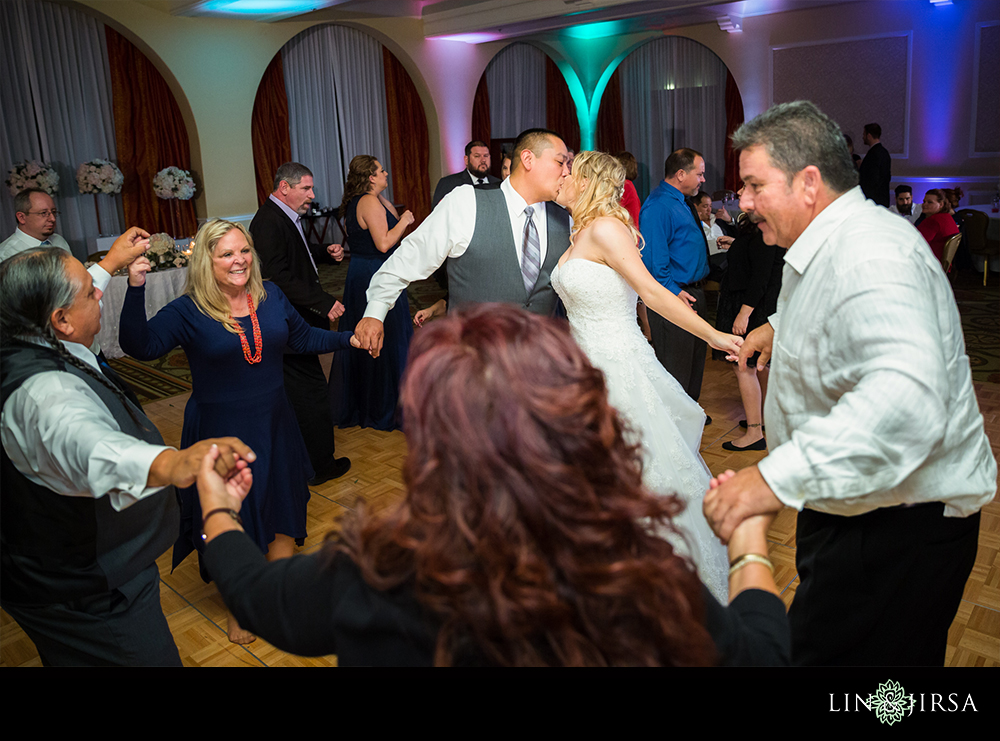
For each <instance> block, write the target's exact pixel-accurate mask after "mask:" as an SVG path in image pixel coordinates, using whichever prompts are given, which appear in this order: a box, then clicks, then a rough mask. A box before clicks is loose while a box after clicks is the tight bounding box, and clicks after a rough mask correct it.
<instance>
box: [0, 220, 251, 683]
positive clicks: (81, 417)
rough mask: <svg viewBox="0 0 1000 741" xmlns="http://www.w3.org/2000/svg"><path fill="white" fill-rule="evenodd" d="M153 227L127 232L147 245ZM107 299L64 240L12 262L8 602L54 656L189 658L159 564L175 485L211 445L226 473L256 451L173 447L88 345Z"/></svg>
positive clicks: (3, 374)
mask: <svg viewBox="0 0 1000 741" xmlns="http://www.w3.org/2000/svg"><path fill="white" fill-rule="evenodd" d="M140 231H141V230H130V231H129V232H127V233H126V234H125V235H123V237H120V238H119V242H122V241H124V242H128V243H130V244H131V245H132V246H133V247H134V248H136V249H140V250H141V249H142V248H143V247H144V245H142V244H141V242H142V241H144V240H143V239H141V237H140V236H139V232H140ZM116 244H117V243H116ZM121 249H123V246H122V245H119V249H118V250H117V252H118V253H120V252H121ZM100 298H101V290H100V288H98V287H97V286H95V283H94V278H93V277H92V275H91V273H88V272H87V270H85V269H84V267H83V265H82V264H81V263H80V262H79V261H78V260H76V259H75V258H74V257H72V256H71V255H69V254H68V253H67V252H66V251H65V250H61V249H59V248H58V247H39V248H34V249H30V250H27V251H25V252H22V253H20V254H18V255H16V256H14V257H12V258H10V259H9V260H6V261H4V263H3V265H2V266H0V360H2V363H0V404H2V413H0V441H2V450H0V474H2V490H0V491H2V493H0V580H2V587H0V603H2V606H3V608H4V610H6V611H7V613H8V614H9V615H11V617H13V618H14V619H15V620H16V621H17V622H18V623H19V624H20V625H21V627H22V628H23V629H24V631H25V632H26V633H27V634H28V637H29V638H31V640H32V641H34V643H35V646H36V647H37V648H38V653H39V655H40V656H41V659H42V663H43V664H45V665H46V666H69V665H133V666H150V665H175V666H179V665H180V663H181V662H180V657H179V655H178V652H177V647H176V646H175V645H174V642H173V637H172V636H171V634H170V630H169V628H168V627H167V622H166V619H165V618H164V616H163V612H162V610H161V608H160V599H159V572H158V570H157V568H156V563H155V561H156V558H157V557H158V556H160V555H161V554H162V553H163V552H164V551H166V550H167V548H169V547H170V545H171V544H172V543H173V541H174V539H175V538H176V536H177V529H178V507H177V500H176V495H175V494H174V491H173V487H174V486H190V485H191V484H192V483H194V480H195V476H196V474H197V472H198V468H199V465H200V463H201V461H202V459H203V458H204V457H205V455H206V454H207V453H208V451H209V450H210V449H211V447H212V445H217V446H218V448H219V450H220V452H221V453H222V455H221V456H220V457H219V462H218V463H217V464H216V468H217V470H218V471H219V473H220V474H222V475H227V476H230V475H233V474H235V473H236V472H237V471H239V470H241V469H243V468H246V466H247V465H248V462H249V461H252V460H253V458H254V455H253V452H252V451H251V450H250V449H249V448H248V447H247V446H246V445H244V444H243V443H242V442H241V441H240V440H237V439H236V438H222V439H217V440H204V441H202V442H200V443H198V444H197V445H194V446H191V447H190V448H186V449H184V450H174V449H172V448H169V447H167V446H165V445H164V444H163V439H162V437H160V434H159V432H157V430H156V428H155V427H154V426H153V424H152V423H151V422H150V421H149V419H148V418H147V417H146V416H145V415H144V414H143V412H142V409H141V408H140V407H139V406H138V404H137V403H136V402H135V401H134V395H132V393H131V391H129V390H128V389H127V386H126V385H125V384H124V382H123V381H122V380H121V379H120V378H119V377H118V376H117V375H116V374H114V372H113V371H111V369H110V368H108V367H106V366H105V367H103V368H102V364H101V363H100V362H99V361H98V358H97V356H95V355H94V353H93V352H92V351H91V350H90V349H89V348H90V346H91V344H92V343H93V341H94V337H95V335H96V334H97V333H98V331H99V330H100V328H101V313H100V303H99V302H100ZM212 514H214V513H209V516H211V515H212Z"/></svg>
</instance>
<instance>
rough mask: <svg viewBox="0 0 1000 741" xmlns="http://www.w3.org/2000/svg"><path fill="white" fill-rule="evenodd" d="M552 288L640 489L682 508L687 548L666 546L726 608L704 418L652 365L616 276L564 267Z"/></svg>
mask: <svg viewBox="0 0 1000 741" xmlns="http://www.w3.org/2000/svg"><path fill="white" fill-rule="evenodd" d="M552 286H553V287H554V288H555V289H556V292H557V293H558V294H559V297H560V298H561V299H562V301H563V304H564V305H565V307H566V312H567V314H568V315H569V323H570V327H571V329H572V332H573V337H574V338H575V339H576V341H577V343H578V344H579V345H580V347H581V348H583V351H584V352H585V353H586V354H587V357H588V358H589V359H590V362H591V363H593V364H594V366H595V367H597V368H599V369H600V370H601V371H603V372H604V376H605V379H606V380H607V386H608V400H609V401H610V402H611V405H612V406H614V407H615V408H616V409H617V410H618V412H619V413H620V414H621V415H622V417H623V418H624V420H625V421H626V422H627V423H628V425H629V427H630V428H631V433H630V434H632V435H635V436H637V437H638V439H639V440H640V441H641V443H642V456H643V472H642V474H643V476H642V478H643V483H644V484H645V485H646V487H647V488H648V489H649V490H650V491H652V492H653V493H655V494H678V495H679V496H680V498H681V499H682V500H683V501H684V503H685V504H686V507H685V509H684V512H682V513H681V514H680V515H679V516H677V517H676V518H674V525H675V527H677V528H678V529H679V530H681V531H682V532H683V533H684V538H685V541H686V543H680V542H678V540H677V538H676V537H675V536H668V539H669V540H670V541H671V543H672V544H673V545H674V547H675V548H677V549H678V550H679V551H681V552H683V553H687V554H689V555H690V556H691V559H692V560H693V561H694V562H695V564H696V565H697V567H698V575H699V576H700V577H701V580H702V581H703V582H704V583H705V585H706V586H707V587H708V588H709V589H710V590H711V592H712V594H713V595H715V597H716V599H718V600H719V601H720V602H721V603H722V604H724V605H725V604H727V603H728V591H729V588H728V585H729V562H728V558H727V554H726V548H725V546H723V545H722V543H720V542H719V540H718V538H716V537H715V534H714V533H713V532H712V530H711V528H710V527H709V526H708V522H707V521H706V520H705V516H704V514H702V508H701V507H702V499H703V497H704V495H705V491H706V490H707V489H708V481H709V478H711V476H710V474H709V471H708V468H707V467H706V466H705V462H704V461H703V460H702V458H701V455H700V454H699V452H698V448H699V445H700V444H701V434H702V430H703V429H704V426H705V412H704V411H703V410H702V408H701V407H700V406H699V405H698V403H697V402H695V401H694V400H692V399H691V397H690V396H688V395H687V394H686V393H685V392H684V389H683V388H681V385H680V384H679V383H678V382H677V381H676V380H675V379H674V377H673V376H671V375H670V374H669V373H667V372H666V370H664V368H663V366H662V365H660V363H659V361H658V360H657V359H656V355H655V354H654V353H653V348H652V347H650V346H649V343H648V342H646V339H645V338H644V337H643V336H642V333H641V332H640V331H639V326H638V324H637V323H636V313H635V312H636V300H637V296H636V293H635V291H634V290H632V287H631V286H630V285H629V284H628V282H627V281H626V280H625V279H624V278H623V277H622V276H621V275H619V274H618V272H617V271H615V270H614V269H613V268H610V267H608V266H607V265H603V264H601V263H596V262H592V261H590V260H585V259H581V258H575V259H569V260H567V261H566V262H565V263H563V264H562V265H561V266H557V267H556V269H555V270H553V271H552ZM631 441H632V442H634V441H635V438H633V439H632V440H631Z"/></svg>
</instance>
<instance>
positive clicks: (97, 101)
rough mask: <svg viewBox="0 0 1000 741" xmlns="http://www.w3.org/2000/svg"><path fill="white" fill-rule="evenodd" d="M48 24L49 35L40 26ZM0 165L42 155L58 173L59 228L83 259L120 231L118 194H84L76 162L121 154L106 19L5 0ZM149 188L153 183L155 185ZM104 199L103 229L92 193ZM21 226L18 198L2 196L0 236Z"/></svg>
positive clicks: (0, 35) (0, 24) (0, 7)
mask: <svg viewBox="0 0 1000 741" xmlns="http://www.w3.org/2000/svg"><path fill="white" fill-rule="evenodd" d="M41 29H44V33H42V32H40V30H41ZM0 61H2V63H3V74H0V111H3V125H2V126H0V169H2V173H3V177H4V178H6V176H7V172H8V171H9V170H10V168H11V167H12V166H13V165H14V163H16V162H21V161H23V160H40V161H44V162H46V163H47V164H49V165H50V166H52V167H54V168H55V169H56V171H57V172H58V173H59V190H58V192H57V193H56V195H55V196H54V199H55V202H56V207H57V208H58V209H59V219H58V221H57V223H56V231H57V233H59V234H61V235H62V236H63V237H64V238H65V239H66V241H67V242H69V244H70V245H71V246H72V247H73V251H74V253H75V254H76V255H77V256H78V257H81V258H85V257H86V255H87V253H88V252H89V249H90V248H89V246H88V240H89V239H93V238H94V237H96V236H98V234H99V233H100V232H103V233H106V234H117V233H119V232H121V231H122V229H121V221H122V216H121V196H120V195H117V196H105V195H99V196H94V195H83V194H81V193H80V192H79V190H78V188H77V185H76V168H77V167H78V166H79V165H80V163H82V162H85V161H88V160H92V159H97V158H100V159H108V160H111V161H112V162H114V161H115V159H116V150H115V126H114V116H113V106H112V100H111V81H110V73H109V67H108V50H107V43H106V40H105V35H104V24H103V23H100V22H99V21H97V20H96V19H94V18H92V17H90V16H88V15H86V14H84V13H81V12H80V11H77V10H74V9H73V8H68V7H65V6H63V5H56V4H54V3H49V2H42V1H41V0H38V1H36V2H28V1H27V0H12V1H9V2H2V3H0ZM150 187H152V186H150ZM95 198H99V199H100V202H99V207H100V214H101V228H100V230H99V229H98V224H97V215H96V211H95V208H94V199H95ZM16 226H17V221H16V219H15V217H14V199H13V196H12V195H11V194H10V192H9V190H8V189H7V187H6V186H3V188H2V194H0V229H2V231H0V235H2V236H0V239H6V238H7V237H8V236H10V234H12V233H13V231H14V229H15V228H16Z"/></svg>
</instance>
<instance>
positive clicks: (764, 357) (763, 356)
mask: <svg viewBox="0 0 1000 741" xmlns="http://www.w3.org/2000/svg"><path fill="white" fill-rule="evenodd" d="M773 342H774V327H772V326H771V325H770V324H768V323H765V324H762V325H760V326H759V327H757V329H755V330H754V331H753V332H751V333H750V334H748V335H747V338H746V339H745V340H744V341H743V346H742V347H741V348H740V359H739V361H738V362H739V365H740V367H741V368H746V367H747V361H748V360H749V359H750V356H751V355H753V354H754V353H755V352H758V351H759V352H760V358H758V360H757V370H759V371H762V370H764V368H765V367H766V366H767V361H768V360H770V359H771V345H772V343H773Z"/></svg>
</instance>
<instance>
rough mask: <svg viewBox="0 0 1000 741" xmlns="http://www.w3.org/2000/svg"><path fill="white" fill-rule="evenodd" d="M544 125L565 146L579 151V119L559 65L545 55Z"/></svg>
mask: <svg viewBox="0 0 1000 741" xmlns="http://www.w3.org/2000/svg"><path fill="white" fill-rule="evenodd" d="M545 126H546V127H547V128H549V129H551V130H552V131H554V132H556V133H557V134H559V136H561V137H562V140H563V141H564V142H566V146H567V147H568V148H569V149H572V150H573V151H574V152H579V151H580V119H579V118H578V117H577V115H576V105H575V104H574V103H573V96H572V95H570V93H569V87H568V86H567V85H566V78H565V77H563V74H562V72H560V71H559V66H558V65H557V64H556V63H555V62H553V61H552V59H551V58H550V57H548V56H546V57H545Z"/></svg>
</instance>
